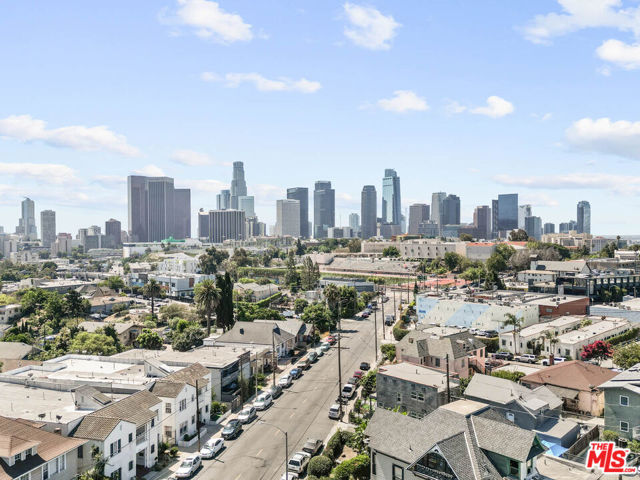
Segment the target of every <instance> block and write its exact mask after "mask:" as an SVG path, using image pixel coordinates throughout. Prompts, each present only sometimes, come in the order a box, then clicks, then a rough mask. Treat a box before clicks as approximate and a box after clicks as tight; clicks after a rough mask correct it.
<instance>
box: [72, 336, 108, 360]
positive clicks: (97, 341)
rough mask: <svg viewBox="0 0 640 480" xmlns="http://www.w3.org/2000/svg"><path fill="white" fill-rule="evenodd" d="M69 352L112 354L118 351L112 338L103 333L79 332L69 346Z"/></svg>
mask: <svg viewBox="0 0 640 480" xmlns="http://www.w3.org/2000/svg"><path fill="white" fill-rule="evenodd" d="M69 351H70V352H71V353H82V354H85V355H114V354H116V353H118V349H117V348H116V345H115V342H114V341H113V338H111V337H109V336H108V335H105V334H104V333H89V332H79V333H78V334H77V335H76V336H75V337H74V338H73V340H72V341H71V345H70V346H69Z"/></svg>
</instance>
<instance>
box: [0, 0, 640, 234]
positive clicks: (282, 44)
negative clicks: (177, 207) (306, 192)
mask: <svg viewBox="0 0 640 480" xmlns="http://www.w3.org/2000/svg"><path fill="white" fill-rule="evenodd" d="M639 35H640V5H639V4H638V2H637V1H626V2H623V1H621V0H589V1H587V0H558V1H555V0H554V1H551V0H549V1H546V0H545V1H543V0H539V1H536V2H517V7H516V6H515V4H514V3H513V2H511V1H508V0H502V1H498V0H493V1H488V0H487V1H484V0H482V1H478V0H475V1H471V0H468V1H455V0H449V1H447V0H424V1H405V2H397V1H396V2H392V1H374V2H367V3H362V2H359V1H353V2H338V1H328V0H323V1H319V0H318V1H302V0H298V1H293V0H291V1H279V2H275V1H266V0H265V1H259V2H256V1H232V0H221V1H219V2H212V1H208V0H156V1H144V0H136V1H130V0H126V1H125V0H122V1H117V0H111V1H109V2H100V3H99V2H86V1H62V2H47V1H39V2H36V1H29V0H22V1H20V2H7V1H5V2H2V3H0V59H1V60H0V61H1V62H2V74H1V75H0V225H2V226H4V227H5V231H13V229H14V228H15V225H16V224H17V221H18V220H17V219H18V216H19V201H20V198H21V197H22V196H29V197H31V198H32V199H34V200H35V201H36V210H37V211H38V212H39V211H40V210H42V209H46V208H51V209H54V210H56V211H57V223H58V230H59V231H69V232H72V233H74V234H75V233H76V231H77V229H78V228H79V227H85V226H88V225H92V224H103V223H104V221H105V220H106V219H108V218H110V217H115V218H117V219H119V220H121V221H122V223H123V226H125V225H126V222H127V218H126V184H125V178H126V176H127V175H128V174H131V173H134V172H142V173H149V174H161V173H164V174H166V175H169V176H172V177H174V178H175V179H176V184H177V185H178V186H181V187H190V188H192V209H193V211H194V213H195V211H197V209H198V208H200V207H202V208H205V209H208V208H215V195H216V193H217V192H218V191H219V190H220V188H225V187H226V186H227V185H228V184H229V182H230V177H231V168H230V164H231V162H233V161H236V160H240V161H244V162H245V171H246V177H247V182H248V185H249V192H250V194H254V195H255V196H256V211H257V214H258V215H259V217H260V218H261V219H262V220H263V221H266V222H267V224H272V223H274V221H275V200H276V199H278V198H283V197H284V196H285V193H284V192H285V189H286V187H291V186H308V187H309V188H310V190H312V188H313V183H314V182H315V181H316V180H320V179H322V180H331V181H332V182H333V184H334V187H335V188H336V196H337V198H336V204H337V214H336V217H337V218H336V223H338V224H339V223H342V224H347V221H348V214H349V213H350V212H353V211H358V212H359V210H360V191H361V189H362V186H363V185H365V184H373V185H375V186H376V188H377V190H378V196H379V197H380V193H381V184H382V176H383V173H384V169H385V168H395V169H396V170H397V172H398V174H399V176H400V177H401V185H402V197H403V198H402V201H403V207H404V208H406V207H408V205H409V204H411V203H415V202H425V203H430V199H431V193H432V192H434V191H446V192H449V193H455V194H457V195H459V196H460V197H461V200H462V220H463V221H471V219H472V212H473V208H474V207H475V206H476V205H486V204H489V205H490V203H491V199H492V198H496V197H497V195H498V193H511V192H518V193H519V194H520V197H521V203H531V204H532V205H533V212H534V214H535V215H539V216H541V217H542V220H543V222H554V223H558V222H561V221H567V220H569V219H573V218H575V215H576V213H575V209H576V203H577V202H578V201H579V200H589V201H590V202H591V208H592V231H593V232H594V233H599V234H618V233H619V234H638V233H640V228H638V227H637V225H636V224H635V222H634V220H635V218H637V215H634V214H633V212H636V211H637V210H638V207H639V206H640V205H639V204H640V202H639V201H638V194H639V193H640V173H639V172H640V171H639V169H638V160H640V122H639V121H640V113H639V108H638V107H639V106H640V105H639V103H640V100H639V99H638V93H637V91H638V85H639V81H640V46H639V45H638V36H639ZM340 218H341V219H342V222H340ZM192 223H193V225H194V228H195V222H192ZM194 233H195V232H194Z"/></svg>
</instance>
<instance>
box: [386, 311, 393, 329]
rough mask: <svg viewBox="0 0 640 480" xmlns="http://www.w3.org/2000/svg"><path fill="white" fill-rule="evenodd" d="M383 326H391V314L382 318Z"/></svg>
mask: <svg viewBox="0 0 640 480" xmlns="http://www.w3.org/2000/svg"><path fill="white" fill-rule="evenodd" d="M384 324H385V325H386V326H387V327H390V326H391V325H393V315H391V314H387V315H385V316H384Z"/></svg>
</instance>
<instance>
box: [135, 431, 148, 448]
mask: <svg viewBox="0 0 640 480" xmlns="http://www.w3.org/2000/svg"><path fill="white" fill-rule="evenodd" d="M146 441H147V432H144V433H141V434H139V435H136V445H140V444H141V443H144V442H146Z"/></svg>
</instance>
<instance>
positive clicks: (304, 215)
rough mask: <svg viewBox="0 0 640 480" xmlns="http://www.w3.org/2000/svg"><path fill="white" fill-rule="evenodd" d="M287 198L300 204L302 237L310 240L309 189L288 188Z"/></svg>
mask: <svg viewBox="0 0 640 480" xmlns="http://www.w3.org/2000/svg"><path fill="white" fill-rule="evenodd" d="M287 198H288V199H289V200H298V201H299V202H300V236H301V237H303V238H309V237H310V234H309V189H308V188H307V187H293V188H287Z"/></svg>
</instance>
